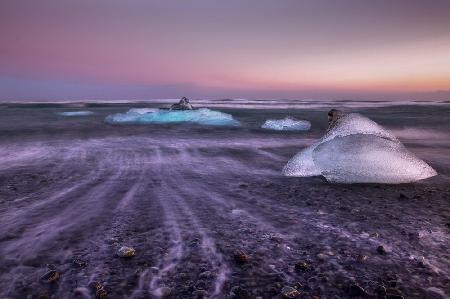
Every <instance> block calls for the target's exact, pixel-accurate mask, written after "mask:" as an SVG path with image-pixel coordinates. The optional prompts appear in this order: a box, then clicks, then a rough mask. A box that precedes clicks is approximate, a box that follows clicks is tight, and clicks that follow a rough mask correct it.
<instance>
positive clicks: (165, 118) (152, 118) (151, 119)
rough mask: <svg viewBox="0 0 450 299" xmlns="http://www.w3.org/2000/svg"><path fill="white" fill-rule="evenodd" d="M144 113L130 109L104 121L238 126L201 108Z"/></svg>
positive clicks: (230, 118)
mask: <svg viewBox="0 0 450 299" xmlns="http://www.w3.org/2000/svg"><path fill="white" fill-rule="evenodd" d="M143 112H145V110H143V109H139V110H136V109H130V110H129V111H128V112H126V113H117V114H112V115H109V116H107V117H106V119H105V121H106V122H108V123H112V124H163V123H180V122H192V123H198V124H201V125H213V126H238V125H239V122H238V121H237V120H235V119H233V116H231V115H230V114H226V113H223V112H220V111H215V110H210V109H208V108H201V109H196V110H164V109H155V110H154V111H153V110H148V112H146V113H143Z"/></svg>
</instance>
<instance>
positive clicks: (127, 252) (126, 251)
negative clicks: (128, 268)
mask: <svg viewBox="0 0 450 299" xmlns="http://www.w3.org/2000/svg"><path fill="white" fill-rule="evenodd" d="M135 253H136V250H134V248H132V247H127V246H122V247H120V248H119V250H118V251H117V255H118V256H120V257H124V258H130V257H133V256H134V255H135Z"/></svg>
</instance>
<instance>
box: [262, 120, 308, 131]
mask: <svg viewBox="0 0 450 299" xmlns="http://www.w3.org/2000/svg"><path fill="white" fill-rule="evenodd" d="M261 128H263V129H269V130H277V131H308V130H309V129H310V128H311V123H310V122H309V121H307V120H296V119H293V118H290V117H286V118H284V119H268V120H266V122H265V123H264V124H263V125H262V126H261Z"/></svg>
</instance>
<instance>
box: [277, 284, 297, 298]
mask: <svg viewBox="0 0 450 299" xmlns="http://www.w3.org/2000/svg"><path fill="white" fill-rule="evenodd" d="M299 296H300V292H299V291H298V290H297V289H296V288H293V287H288V286H286V287H284V288H283V289H281V297H283V298H287V299H289V298H297V297H299Z"/></svg>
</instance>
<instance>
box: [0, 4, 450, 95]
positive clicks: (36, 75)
mask: <svg viewBox="0 0 450 299" xmlns="http://www.w3.org/2000/svg"><path fill="white" fill-rule="evenodd" d="M0 32H1V34H0V36H1V43H0V87H1V88H0V99H1V100H12V99H16V98H23V99H30V98H31V99H33V98H36V97H44V98H45V97H48V98H58V97H68V98H77V97H87V98H89V97H92V98H103V99H111V98H115V99H118V98H119V99H120V98H122V99H123V98H128V97H141V98H155V97H179V96H180V95H182V94H185V93H186V94H190V95H191V96H195V97H210V98H211V97H212V98H214V97H241V96H242V97H253V98H255V97H256V98H267V97H273V96H274V95H276V92H278V91H280V92H282V94H281V95H280V96H287V97H290V98H300V99H301V98H305V97H313V98H315V97H317V98H327V97H330V95H333V96H334V97H335V98H347V97H353V96H354V95H355V93H356V94H357V96H358V97H367V98H368V99H371V98H378V97H383V96H386V97H389V98H390V99H404V98H406V99H407V98H409V97H411V96H412V97H415V98H421V99H422V98H423V99H434V98H436V97H438V98H442V97H444V98H447V99H448V95H449V94H450V92H449V90H450V54H449V53H450V2H448V1H435V2H434V4H433V5H428V4H427V3H426V2H423V1H376V2H375V1H283V2H280V1H245V3H242V2H241V1H223V2H218V1H189V2H187V1H136V0H135V1H117V0H113V1H111V0H108V1H106V0H100V1H94V2H93V1H76V2H74V1H50V0H45V1H24V0H6V1H2V2H1V4H0ZM51 82H58V83H59V84H54V86H53V88H49V87H48V86H49V85H52V83H51ZM67 86H77V87H76V89H77V92H73V91H72V88H69V87H67ZM36 91H38V92H37V93H36ZM436 92H440V93H439V95H436Z"/></svg>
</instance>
